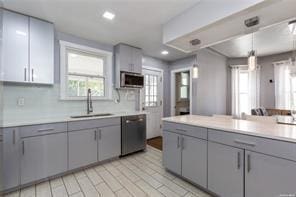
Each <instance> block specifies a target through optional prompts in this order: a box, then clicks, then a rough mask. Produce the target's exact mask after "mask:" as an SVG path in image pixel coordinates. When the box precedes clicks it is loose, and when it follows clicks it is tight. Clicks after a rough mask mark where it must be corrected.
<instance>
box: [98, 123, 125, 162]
mask: <svg viewBox="0 0 296 197" xmlns="http://www.w3.org/2000/svg"><path fill="white" fill-rule="evenodd" d="M98 132H99V134H98V136H99V145H98V147H99V148H98V158H99V161H103V160H106V159H110V158H114V157H118V156H119V155H120V154H121V129H120V125H118V126H109V127H104V128H99V130H98Z"/></svg>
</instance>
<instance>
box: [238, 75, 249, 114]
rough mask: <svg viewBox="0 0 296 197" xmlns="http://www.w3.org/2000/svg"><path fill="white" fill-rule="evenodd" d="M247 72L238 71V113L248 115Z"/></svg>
mask: <svg viewBox="0 0 296 197" xmlns="http://www.w3.org/2000/svg"><path fill="white" fill-rule="evenodd" d="M249 84H250V82H249V72H248V71H240V73H239V109H240V113H243V112H244V113H246V114H250V112H251V109H250V99H249V98H250V95H249Z"/></svg>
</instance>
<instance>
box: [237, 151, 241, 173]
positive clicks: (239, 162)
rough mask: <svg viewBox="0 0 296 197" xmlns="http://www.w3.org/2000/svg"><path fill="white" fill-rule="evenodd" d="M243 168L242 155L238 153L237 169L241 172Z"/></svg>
mask: <svg viewBox="0 0 296 197" xmlns="http://www.w3.org/2000/svg"><path fill="white" fill-rule="evenodd" d="M240 167H241V154H240V152H237V169H238V170H239V169H240Z"/></svg>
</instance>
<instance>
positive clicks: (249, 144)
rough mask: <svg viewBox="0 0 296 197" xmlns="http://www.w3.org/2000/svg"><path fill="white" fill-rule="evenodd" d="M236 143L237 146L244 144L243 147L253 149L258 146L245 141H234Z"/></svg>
mask: <svg viewBox="0 0 296 197" xmlns="http://www.w3.org/2000/svg"><path fill="white" fill-rule="evenodd" d="M234 142H235V143H237V144H242V145H246V146H251V147H255V146H256V144H255V143H252V142H245V141H241V140H234Z"/></svg>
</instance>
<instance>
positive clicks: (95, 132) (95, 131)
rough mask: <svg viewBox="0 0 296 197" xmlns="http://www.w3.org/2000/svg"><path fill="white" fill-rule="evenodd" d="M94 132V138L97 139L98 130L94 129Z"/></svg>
mask: <svg viewBox="0 0 296 197" xmlns="http://www.w3.org/2000/svg"><path fill="white" fill-rule="evenodd" d="M94 134H95V137H94V139H95V141H97V130H94Z"/></svg>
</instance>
